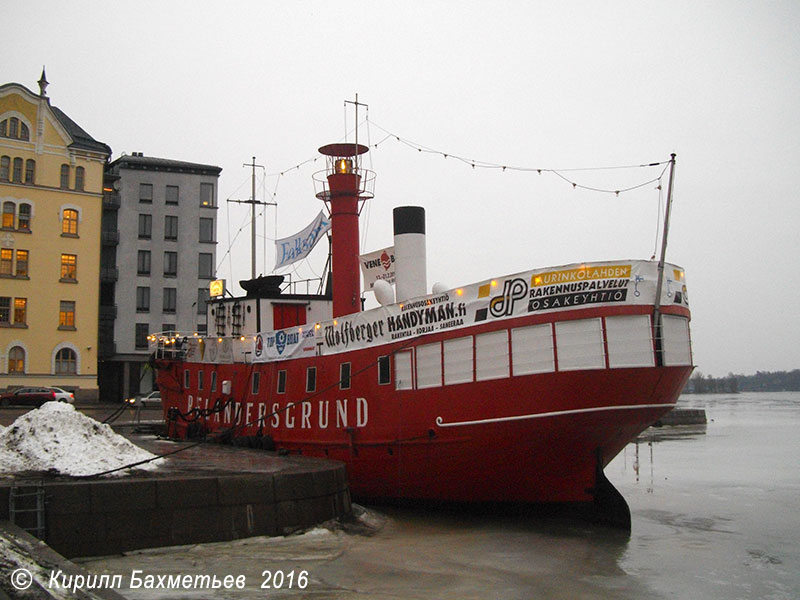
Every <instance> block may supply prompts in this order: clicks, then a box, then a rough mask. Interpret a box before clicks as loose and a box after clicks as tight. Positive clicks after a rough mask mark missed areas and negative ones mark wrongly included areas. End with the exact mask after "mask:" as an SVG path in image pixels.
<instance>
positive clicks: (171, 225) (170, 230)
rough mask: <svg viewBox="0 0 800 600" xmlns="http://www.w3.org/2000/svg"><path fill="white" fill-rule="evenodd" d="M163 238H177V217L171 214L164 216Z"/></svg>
mask: <svg viewBox="0 0 800 600" xmlns="http://www.w3.org/2000/svg"><path fill="white" fill-rule="evenodd" d="M164 239H165V240H177V239H178V217H176V216H173V215H167V216H166V217H164Z"/></svg>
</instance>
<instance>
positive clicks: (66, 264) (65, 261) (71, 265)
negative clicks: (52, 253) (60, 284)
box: [61, 254, 78, 281]
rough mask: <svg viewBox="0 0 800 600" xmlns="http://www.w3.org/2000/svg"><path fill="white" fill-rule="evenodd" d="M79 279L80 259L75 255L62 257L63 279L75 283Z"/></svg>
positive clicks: (63, 255)
mask: <svg viewBox="0 0 800 600" xmlns="http://www.w3.org/2000/svg"><path fill="white" fill-rule="evenodd" d="M77 278H78V257H77V256H76V255H74V254H62V255H61V279H62V280H68V281H75V280H76V279H77Z"/></svg>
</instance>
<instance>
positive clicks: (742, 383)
mask: <svg viewBox="0 0 800 600" xmlns="http://www.w3.org/2000/svg"><path fill="white" fill-rule="evenodd" d="M684 391H685V392H688V393H694V394H735V393H737V392H797V391H800V369H795V370H793V371H756V373H755V375H737V374H734V373H728V374H727V375H726V376H725V377H712V376H711V375H703V374H702V373H701V372H700V371H695V372H694V374H693V375H692V376H691V378H689V381H688V382H687V383H686V387H685V388H684Z"/></svg>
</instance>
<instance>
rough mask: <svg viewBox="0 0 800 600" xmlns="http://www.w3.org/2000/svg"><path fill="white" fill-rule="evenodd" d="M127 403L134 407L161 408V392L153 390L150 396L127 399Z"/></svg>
mask: <svg viewBox="0 0 800 600" xmlns="http://www.w3.org/2000/svg"><path fill="white" fill-rule="evenodd" d="M125 402H127V403H128V404H130V405H132V406H139V407H142V408H144V407H147V406H155V407H158V408H161V391H160V390H153V391H152V392H150V393H149V394H145V395H137V396H135V397H133V398H126V399H125Z"/></svg>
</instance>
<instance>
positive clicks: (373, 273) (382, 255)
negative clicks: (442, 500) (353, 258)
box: [358, 246, 394, 290]
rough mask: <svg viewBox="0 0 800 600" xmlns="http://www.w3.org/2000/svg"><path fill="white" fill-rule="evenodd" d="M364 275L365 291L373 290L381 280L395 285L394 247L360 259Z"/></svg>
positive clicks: (364, 255)
mask: <svg viewBox="0 0 800 600" xmlns="http://www.w3.org/2000/svg"><path fill="white" fill-rule="evenodd" d="M358 258H359V260H360V261H361V272H362V273H363V274H364V289H365V290H371V289H372V286H374V285H375V282H376V281H378V280H379V279H383V280H384V281H385V282H387V283H394V246H390V247H389V248H384V249H383V250H376V251H375V252H370V253H369V254H363V255H361V256H359V257H358Z"/></svg>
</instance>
